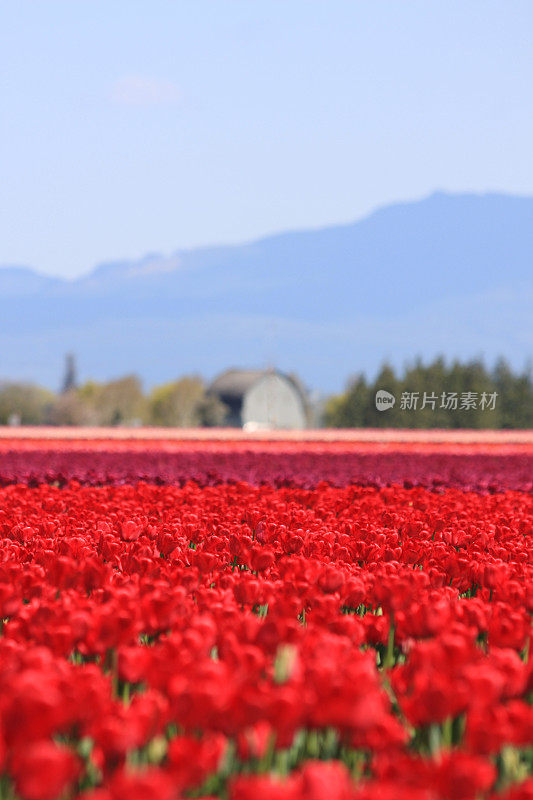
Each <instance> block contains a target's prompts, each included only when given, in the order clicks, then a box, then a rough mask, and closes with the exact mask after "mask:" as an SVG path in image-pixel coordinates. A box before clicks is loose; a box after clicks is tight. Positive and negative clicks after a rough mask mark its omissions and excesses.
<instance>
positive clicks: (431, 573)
mask: <svg viewBox="0 0 533 800" xmlns="http://www.w3.org/2000/svg"><path fill="white" fill-rule="evenodd" d="M532 479H533V448H532V447H531V445H524V446H518V445H517V446H511V445H509V446H503V445H502V446H501V447H499V448H498V447H490V446H488V445H487V446H486V447H485V448H480V447H476V446H469V447H466V446H463V447H457V446H456V447H455V448H454V447H451V446H447V447H440V446H436V445H435V446H433V447H429V446H424V445H419V446H407V445H403V446H399V445H397V444H396V445H394V444H393V445H391V444H388V445H383V444H379V443H374V444H372V443H370V444H368V443H367V444H366V445H364V446H363V445H359V446H358V447H357V446H354V445H353V444H349V443H346V442H344V443H323V442H322V443H305V442H300V443H298V442H270V443H267V442H256V443H249V442H244V443H243V442H220V441H218V442H196V443H195V442H182V443H176V442H170V441H169V442H165V441H164V440H161V441H158V442H151V443H150V444H149V445H147V443H146V442H117V441H99V442H90V441H87V440H84V441H76V440H72V439H71V440H68V441H67V440H58V441H55V442H51V441H48V442H46V441H44V440H43V441H33V440H28V441H11V440H9V439H6V438H4V440H1V441H0V606H1V610H0V620H1V636H0V765H1V770H0V772H1V775H2V777H1V778H0V800H15V798H17V799H18V798H22V799H23V800H56V799H57V800H70V798H77V797H79V798H85V799H86V800H126V799H127V800H178V799H179V798H186V797H193V798H229V800H270V799H272V800H475V798H479V799H481V798H482V799H483V800H489V799H491V798H502V800H503V799H504V798H505V800H526V799H527V800H531V798H533V778H532V777H531V774H532V766H533V746H532V745H533V705H532V701H533V658H530V637H531V627H532V622H531V620H532V617H531V615H532V612H533V561H532V551H533V546H532V543H533V493H532V491H531V489H532V488H533V484H532Z"/></svg>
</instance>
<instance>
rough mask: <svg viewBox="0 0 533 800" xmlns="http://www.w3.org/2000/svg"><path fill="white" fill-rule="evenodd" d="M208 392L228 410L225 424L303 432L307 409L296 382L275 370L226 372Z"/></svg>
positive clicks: (301, 390)
mask: <svg viewBox="0 0 533 800" xmlns="http://www.w3.org/2000/svg"><path fill="white" fill-rule="evenodd" d="M209 393H210V394H211V395H214V396H215V397H217V398H218V399H219V400H221V401H222V402H223V403H224V404H225V405H226V406H227V409H228V412H227V415H226V419H225V421H224V424H225V425H227V426H228V427H234V428H235V427H238V428H244V429H245V430H272V429H276V428H279V429H302V428H306V427H307V406H306V397H305V394H304V391H303V389H302V388H301V387H300V386H299V384H298V383H297V381H296V380H295V379H293V378H291V377H290V376H288V375H285V374H284V373H282V372H278V371H277V370H253V369H229V370H226V372H223V373H222V374H220V375H219V376H218V377H217V378H215V380H214V381H213V383H212V384H211V386H210V387H209Z"/></svg>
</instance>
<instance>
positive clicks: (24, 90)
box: [0, 0, 533, 276]
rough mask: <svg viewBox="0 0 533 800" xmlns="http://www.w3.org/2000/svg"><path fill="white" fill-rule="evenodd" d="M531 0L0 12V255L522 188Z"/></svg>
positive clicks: (212, 233)
mask: <svg viewBox="0 0 533 800" xmlns="http://www.w3.org/2000/svg"><path fill="white" fill-rule="evenodd" d="M532 34H533V3H532V2H531V0H501V1H500V2H493V1H492V0H467V2H465V0H389V1H387V0H174V2H172V1H171V0H143V1H142V2H140V1H138V0H112V1H111V2H110V0H105V2H100V0H75V1H74V2H73V0H64V1H63V2H59V1H56V0H46V2H38V3H36V2H29V0H17V1H16V2H10V3H7V2H6V3H2V5H1V9H0V82H1V83H0V85H1V102H0V117H1V118H0V263H4V264H7V263H17V264H28V265H31V266H33V267H36V268H38V269H40V270H44V271H47V272H50V273H54V274H58V275H69V276H70V275H76V274H79V273H81V272H85V271H87V270H89V269H90V268H92V267H93V266H94V265H95V264H96V263H97V262H99V261H104V260H105V261H107V260H111V259H115V258H122V257H138V256H141V255H143V254H144V253H146V252H148V251H160V252H171V251H172V250H175V249H177V248H182V247H190V246H196V245H200V244H213V243H221V242H239V241H242V240H246V239H250V238H253V237H256V236H259V235H262V234H265V233H268V232H273V231H279V230H283V229H289V228H301V227H312V226H319V225H326V224H329V223H333V222H343V221H348V220H352V219H356V218H358V217H360V216H362V215H363V214H365V213H366V212H367V211H369V210H371V209H373V208H374V207H376V206H377V205H382V204H386V203H389V202H391V201H394V200H401V199H412V198H417V197H421V196H424V195H426V194H428V193H430V192H432V191H434V190H435V189H448V190H452V191H457V190H458V191H462V190H476V191H485V190H503V191H508V192H516V193H521V194H526V193H527V194H531V193H533V158H532V155H531V143H532V142H533V104H532V101H531V85H532V84H533V49H532V48H531V37H532Z"/></svg>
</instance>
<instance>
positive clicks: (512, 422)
mask: <svg viewBox="0 0 533 800" xmlns="http://www.w3.org/2000/svg"><path fill="white" fill-rule="evenodd" d="M379 390H382V391H385V392H387V393H388V394H389V395H392V396H393V397H394V405H391V404H389V405H387V406H386V410H382V411H380V410H378V408H377V407H376V393H377V392H378V391H379ZM226 412H227V408H226V406H225V405H224V404H223V403H222V402H221V401H220V400H219V399H218V398H217V397H215V396H214V395H212V394H210V393H209V391H208V388H207V386H206V384H205V383H204V381H203V380H202V378H200V377H198V376H196V375H190V376H185V377H182V378H179V379H177V380H175V381H171V382H169V383H165V384H163V385H160V386H156V387H154V388H153V389H152V390H151V391H149V392H148V393H144V392H143V389H142V384H141V381H140V380H139V378H138V377H137V376H135V375H127V376H125V377H123V378H118V379H117V380H112V381H108V382H103V383H99V382H97V381H87V382H86V383H83V384H81V385H79V386H78V385H75V383H73V382H70V383H69V382H68V381H67V384H66V385H65V386H64V388H63V391H62V392H60V393H58V394H55V393H54V392H51V391H49V390H47V389H44V388H42V387H40V386H36V385H33V384H27V383H7V382H4V383H0V425H7V424H21V425H96V426H99V425H104V426H108V425H159V426H168V427H202V426H215V425H221V424H223V422H224V418H225V416H226ZM313 419H314V420H315V424H317V423H318V424H322V425H324V426H326V427H335V428H363V427H376V428H380V427H387V428H391V427H399V428H532V427H533V379H532V373H531V368H527V369H525V370H523V371H514V370H513V369H512V368H511V367H510V366H509V364H508V363H507V362H506V361H505V360H504V359H499V360H498V361H497V362H496V364H495V365H494V367H493V368H492V369H488V368H487V367H486V366H485V365H484V363H483V362H482V361H479V360H473V361H469V362H466V363H461V362H459V361H453V362H451V363H449V364H448V363H446V361H445V360H444V359H443V358H437V359H435V360H434V361H432V362H430V363H428V364H423V362H422V361H421V360H420V359H418V360H417V361H415V362H414V363H413V364H412V365H410V366H407V367H405V368H404V370H403V372H402V373H397V372H396V371H395V370H394V368H393V367H392V366H390V365H389V364H384V365H383V366H382V367H381V369H380V370H379V372H378V374H377V375H376V377H375V379H374V380H369V379H368V378H367V377H366V376H365V375H364V374H358V375H356V376H355V377H354V378H352V379H351V380H350V381H349V383H348V385H347V387H346V390H345V391H344V392H343V393H341V394H338V395H333V396H331V397H329V398H327V399H326V401H325V402H324V403H322V404H321V410H320V413H319V414H317V413H316V410H315V412H314V414H313Z"/></svg>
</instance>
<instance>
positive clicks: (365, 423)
mask: <svg viewBox="0 0 533 800" xmlns="http://www.w3.org/2000/svg"><path fill="white" fill-rule="evenodd" d="M380 390H384V391H385V392H388V393H389V394H390V395H392V396H393V397H394V405H388V406H386V407H385V408H384V410H378V408H377V407H376V394H377V392H378V391H380ZM324 424H325V425H326V426H329V427H334V428H366V427H371V428H385V427H386V428H531V427H533V379H532V373H531V367H527V368H526V369H525V370H523V371H518V372H515V371H513V369H512V368H511V367H510V366H509V364H508V363H507V362H506V361H505V359H503V358H500V359H499V360H498V361H497V362H496V364H495V365H494V367H493V368H492V369H488V368H487V367H486V366H485V365H484V363H483V362H482V361H480V360H472V361H468V362H466V363H461V362H459V361H453V362H451V363H449V364H447V363H446V361H445V360H444V358H442V357H440V358H436V359H435V360H434V361H432V362H430V363H428V364H425V365H424V364H423V362H422V360H421V359H417V360H416V361H415V362H414V364H412V365H410V366H406V367H405V368H404V370H403V372H402V373H401V374H397V373H396V371H395V370H394V368H393V367H392V366H390V365H389V364H384V365H383V366H382V367H381V369H380V370H379V372H378V374H377V375H376V377H375V379H374V380H373V381H370V380H368V379H367V378H366V377H365V375H363V374H359V375H356V376H355V377H354V378H352V379H351V380H350V382H349V384H348V386H347V388H346V391H345V392H343V393H342V394H339V395H334V396H332V397H330V398H329V399H328V400H327V402H326V405H325V410H324Z"/></svg>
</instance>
